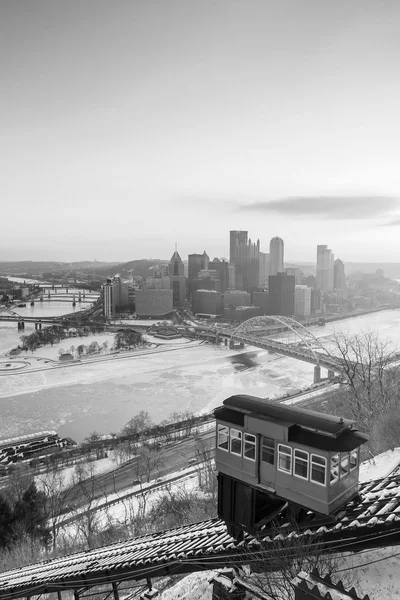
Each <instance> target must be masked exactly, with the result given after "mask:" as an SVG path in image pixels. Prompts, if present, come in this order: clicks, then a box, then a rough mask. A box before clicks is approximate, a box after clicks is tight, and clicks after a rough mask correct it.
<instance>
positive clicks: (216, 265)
mask: <svg viewBox="0 0 400 600" xmlns="http://www.w3.org/2000/svg"><path fill="white" fill-rule="evenodd" d="M208 268H209V269H210V270H212V271H218V273H219V281H220V290H219V291H220V292H221V293H222V294H223V293H224V292H226V290H227V289H229V288H230V281H229V263H228V261H226V260H225V259H224V258H221V259H219V258H214V260H212V261H210V262H209V264H208Z"/></svg>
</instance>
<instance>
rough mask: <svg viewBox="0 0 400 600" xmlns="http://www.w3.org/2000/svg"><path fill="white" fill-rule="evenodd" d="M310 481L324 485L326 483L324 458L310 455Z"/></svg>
mask: <svg viewBox="0 0 400 600" xmlns="http://www.w3.org/2000/svg"><path fill="white" fill-rule="evenodd" d="M310 481H313V482H314V483H319V485H325V483H326V458H324V457H323V456H317V455H316V454H311V474H310Z"/></svg>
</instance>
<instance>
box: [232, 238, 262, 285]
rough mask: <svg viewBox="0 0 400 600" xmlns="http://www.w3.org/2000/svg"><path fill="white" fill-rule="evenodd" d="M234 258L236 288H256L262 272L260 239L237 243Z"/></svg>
mask: <svg viewBox="0 0 400 600" xmlns="http://www.w3.org/2000/svg"><path fill="white" fill-rule="evenodd" d="M232 233H233V232H231V234H232ZM235 233H237V232H235ZM246 234H247V232H246ZM232 258H233V261H232V262H233V264H234V265H235V287H236V289H237V290H245V291H246V292H250V291H252V290H254V289H256V288H257V287H258V280H259V272H260V240H257V242H255V243H252V241H251V239H249V240H248V241H247V242H246V243H240V244H239V243H237V244H236V245H235V252H234V256H233V257H232Z"/></svg>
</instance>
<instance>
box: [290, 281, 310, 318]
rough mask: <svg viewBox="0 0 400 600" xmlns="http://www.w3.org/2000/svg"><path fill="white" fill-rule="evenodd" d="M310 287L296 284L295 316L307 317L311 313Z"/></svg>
mask: <svg viewBox="0 0 400 600" xmlns="http://www.w3.org/2000/svg"><path fill="white" fill-rule="evenodd" d="M311 293H312V289H311V288H309V287H307V286H306V285H296V287H295V291H294V314H295V316H296V317H309V316H310V315H311Z"/></svg>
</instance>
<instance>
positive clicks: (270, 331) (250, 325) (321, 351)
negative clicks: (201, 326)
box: [214, 315, 344, 383]
mask: <svg viewBox="0 0 400 600" xmlns="http://www.w3.org/2000/svg"><path fill="white" fill-rule="evenodd" d="M214 333H215V337H216V341H217V342H218V341H219V340H220V339H221V338H222V339H224V338H225V340H227V341H229V345H230V347H234V346H235V342H239V343H241V344H247V345H249V346H256V347H257V348H263V349H264V350H268V351H269V352H274V353H276V354H281V355H283V356H289V357H290V358H295V359H297V360H302V361H304V362H308V363H311V364H313V365H315V367H314V382H315V383H319V382H320V381H321V368H324V369H327V370H328V378H329V379H333V378H335V377H336V376H338V375H339V376H342V375H343V372H344V367H343V362H342V360H341V359H340V358H338V357H335V356H332V354H331V353H330V352H329V351H328V349H327V348H326V346H325V345H324V344H323V343H322V342H321V341H320V340H319V339H318V338H316V337H315V336H314V335H313V334H312V333H311V331H310V330H309V329H307V328H306V327H305V326H304V325H303V324H302V323H299V322H298V321H296V320H295V319H292V318H290V317H284V316H280V315H272V316H263V317H253V318H252V319H248V320H247V321H244V322H243V323H241V325H239V326H238V327H236V328H233V329H225V328H217V329H214ZM277 338H279V339H277Z"/></svg>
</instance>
